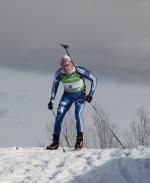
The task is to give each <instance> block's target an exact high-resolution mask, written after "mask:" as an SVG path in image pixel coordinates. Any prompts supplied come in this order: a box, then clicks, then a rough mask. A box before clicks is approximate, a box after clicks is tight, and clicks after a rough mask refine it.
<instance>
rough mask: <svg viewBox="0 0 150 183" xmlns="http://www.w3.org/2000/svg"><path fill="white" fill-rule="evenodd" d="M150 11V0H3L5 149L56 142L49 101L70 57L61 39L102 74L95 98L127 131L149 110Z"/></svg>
mask: <svg viewBox="0 0 150 183" xmlns="http://www.w3.org/2000/svg"><path fill="white" fill-rule="evenodd" d="M149 8H150V3H149V2H148V1H146V0H145V1H142V2H141V1H136V0H132V1H128V0H127V1H117V0H115V1H110V0H105V1H104V0H101V1H97V0H94V1H90V0H88V1H87V0H86V1H85V0H82V1H78V0H77V1H73V0H63V1H61V2H60V1H58V0H55V1H48V0H43V1H40V0H26V1H19V0H14V1H11V0H5V1H1V2H0V25H1V31H0V83H1V87H0V103H1V105H0V136H1V138H0V146H13V145H16V144H20V145H23V146H32V145H38V143H39V142H40V143H45V144H46V143H48V139H47V135H46V131H45V123H47V122H49V121H50V120H53V116H52V115H51V114H50V112H49V111H48V110H47V103H48V100H49V95H50V88H51V84H52V80H53V75H54V73H55V71H56V70H57V69H58V67H59V61H60V58H61V56H62V55H63V54H64V50H63V49H62V48H61V47H60V45H59V44H60V43H67V44H70V53H71V55H72V58H73V60H74V62H75V63H76V64H80V65H81V66H84V67H86V68H87V69H89V70H90V71H91V72H92V73H94V74H95V75H96V76H97V77H98V80H99V82H98V87H97V91H96V93H95V96H94V100H96V101H98V103H99V104H100V105H102V106H103V107H104V109H105V111H106V112H108V113H109V114H110V119H111V121H112V122H113V123H115V124H116V125H117V126H119V128H120V130H121V131H122V130H123V131H125V130H124V129H126V128H127V127H128V126H129V122H130V121H132V120H133V119H134V118H135V115H136V110H137V108H138V107H141V106H143V107H144V108H145V110H146V111H147V112H149V109H150V100H149V98H148V96H149V95H148V94H149V93H150V80H149V78H150V52H149V49H150V25H149V16H150V13H149ZM61 91H62V88H61V87H60V91H59V92H60V93H59V94H58V98H57V102H58V101H59V98H60V95H61ZM57 102H56V106H57ZM56 106H55V107H56ZM55 109H56V108H55ZM89 109H90V110H91V108H90V106H88V105H86V109H85V110H89ZM85 112H86V111H85ZM91 112H92V111H91ZM85 118H86V117H85Z"/></svg>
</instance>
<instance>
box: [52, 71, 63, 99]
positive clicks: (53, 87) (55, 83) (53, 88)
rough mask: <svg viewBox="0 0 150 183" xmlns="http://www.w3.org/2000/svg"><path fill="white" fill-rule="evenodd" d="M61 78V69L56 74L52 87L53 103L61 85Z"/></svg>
mask: <svg viewBox="0 0 150 183" xmlns="http://www.w3.org/2000/svg"><path fill="white" fill-rule="evenodd" d="M60 78H61V70H60V69H59V70H58V71H57V72H56V73H55V77H54V80H53V85H52V89H51V97H50V100H51V101H53V102H54V101H55V96H56V93H57V89H58V86H59V83H60Z"/></svg>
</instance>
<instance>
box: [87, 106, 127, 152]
mask: <svg viewBox="0 0 150 183" xmlns="http://www.w3.org/2000/svg"><path fill="white" fill-rule="evenodd" d="M90 104H91V106H92V107H93V109H94V110H95V112H96V113H97V114H98V115H99V117H100V118H101V119H102V121H103V122H104V123H106V122H105V121H104V119H103V118H102V117H101V116H100V113H99V112H98V111H97V109H96V107H95V106H94V105H93V104H92V103H90ZM107 127H108V129H109V130H110V132H111V133H112V134H113V136H114V137H115V138H116V140H117V141H118V142H119V144H120V145H121V146H122V148H123V149H125V147H124V145H123V144H122V143H121V141H120V140H119V138H118V137H117V136H116V134H115V133H114V132H113V130H112V129H111V128H110V127H109V126H108V125H107Z"/></svg>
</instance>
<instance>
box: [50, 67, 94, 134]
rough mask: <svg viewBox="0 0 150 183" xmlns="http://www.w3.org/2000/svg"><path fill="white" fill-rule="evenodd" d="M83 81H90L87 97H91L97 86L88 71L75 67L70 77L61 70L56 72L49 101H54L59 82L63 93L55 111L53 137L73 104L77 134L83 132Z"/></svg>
mask: <svg viewBox="0 0 150 183" xmlns="http://www.w3.org/2000/svg"><path fill="white" fill-rule="evenodd" d="M84 79H88V80H90V81H91V87H90V91H89V95H90V96H93V94H94V92H95V89H96V85H97V79H96V77H95V76H94V75H93V74H91V73H90V72H89V71H88V70H86V69H85V68H83V67H80V66H75V67H74V69H73V72H72V73H71V74H70V75H67V74H65V73H64V71H63V69H62V68H60V69H59V70H57V71H56V73H55V78H54V81H53V86H52V89H51V97H50V100H51V101H55V96H56V93H57V89H58V86H59V83H60V81H61V82H62V83H63V85H64V93H63V95H62V98H61V100H60V102H59V105H58V109H57V115H56V119H55V125H54V134H55V135H60V132H61V123H62V121H63V118H64V116H65V114H66V112H67V111H68V110H69V109H70V107H71V105H72V104H73V103H74V104H75V118H76V130H77V133H79V132H83V130H84V127H83V119H82V111H83V108H84V105H85V101H84V94H85V90H86V87H85V82H84Z"/></svg>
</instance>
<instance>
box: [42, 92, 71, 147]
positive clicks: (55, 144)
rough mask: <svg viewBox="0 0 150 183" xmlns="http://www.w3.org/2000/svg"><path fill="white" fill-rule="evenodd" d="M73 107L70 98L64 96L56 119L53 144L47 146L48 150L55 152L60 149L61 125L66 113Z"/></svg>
mask: <svg viewBox="0 0 150 183" xmlns="http://www.w3.org/2000/svg"><path fill="white" fill-rule="evenodd" d="M71 105H72V101H71V100H69V97H67V96H66V95H63V96H62V98H61V100H60V103H59V106H58V109H57V116H56V119H55V125H54V133H53V142H52V144H50V145H49V146H47V148H46V149H47V150H55V149H58V147H59V136H60V132H61V123H62V121H63V118H64V116H65V114H66V112H67V111H68V110H69V108H70V107H71Z"/></svg>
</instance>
